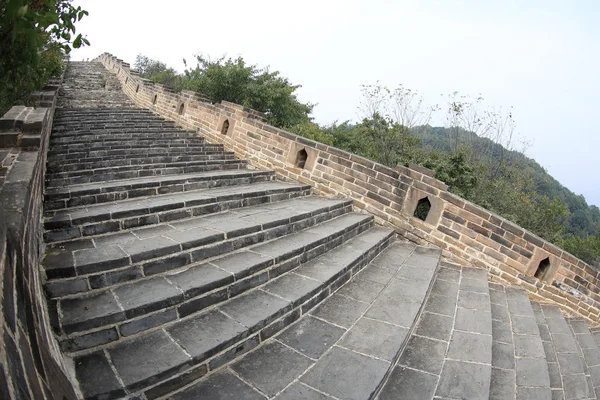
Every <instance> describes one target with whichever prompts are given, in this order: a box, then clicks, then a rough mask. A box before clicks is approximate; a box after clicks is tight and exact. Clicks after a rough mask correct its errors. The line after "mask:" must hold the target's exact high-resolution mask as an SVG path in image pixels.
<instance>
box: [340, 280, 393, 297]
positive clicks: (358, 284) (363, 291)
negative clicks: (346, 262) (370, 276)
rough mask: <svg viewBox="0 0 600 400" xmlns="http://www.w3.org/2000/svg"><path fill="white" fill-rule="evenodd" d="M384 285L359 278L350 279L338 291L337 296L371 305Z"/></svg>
mask: <svg viewBox="0 0 600 400" xmlns="http://www.w3.org/2000/svg"><path fill="white" fill-rule="evenodd" d="M383 288H384V285H382V284H380V283H376V282H372V281H368V280H362V279H360V278H359V276H357V277H355V278H354V279H352V280H351V281H350V282H348V283H347V284H346V285H344V287H343V288H341V289H340V290H339V292H338V293H339V294H341V295H343V296H347V297H350V298H352V299H354V300H358V301H364V302H365V303H371V302H372V301H373V300H375V299H376V298H377V296H378V295H379V293H380V292H381V290H382V289H383Z"/></svg>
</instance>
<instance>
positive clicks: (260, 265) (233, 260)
mask: <svg viewBox="0 0 600 400" xmlns="http://www.w3.org/2000/svg"><path fill="white" fill-rule="evenodd" d="M211 264H214V265H216V266H217V267H219V268H221V269H224V270H225V271H229V272H231V273H232V274H234V275H235V277H236V279H241V278H244V277H246V276H248V275H251V274H253V273H255V272H256V271H259V270H262V269H264V268H267V267H269V266H270V265H272V264H273V259H272V258H271V257H268V256H264V255H262V254H258V253H255V252H253V251H241V252H238V253H233V254H228V255H226V256H224V257H220V258H217V259H216V260H213V261H211Z"/></svg>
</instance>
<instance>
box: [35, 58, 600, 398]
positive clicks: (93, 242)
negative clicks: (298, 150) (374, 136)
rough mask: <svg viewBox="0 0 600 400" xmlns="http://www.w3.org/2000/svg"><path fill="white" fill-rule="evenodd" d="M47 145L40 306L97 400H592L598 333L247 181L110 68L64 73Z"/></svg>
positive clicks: (293, 189)
mask: <svg viewBox="0 0 600 400" xmlns="http://www.w3.org/2000/svg"><path fill="white" fill-rule="evenodd" d="M50 140H51V141H50V150H49V153H48V165H47V174H46V189H45V204H44V210H45V213H44V221H43V222H44V229H45V233H44V238H45V241H46V244H47V252H46V255H45V257H44V261H43V268H44V270H45V273H46V276H47V281H46V283H45V289H46V295H47V298H48V309H49V312H50V315H51V320H52V324H53V329H54V334H55V336H56V338H57V340H58V343H59V345H60V347H61V349H62V351H63V353H64V354H65V356H66V357H70V358H72V360H73V363H74V369H75V375H76V378H77V380H78V382H79V386H80V390H81V393H82V396H83V397H84V398H86V399H116V398H129V399H143V400H150V399H182V400H183V399H186V400H187V399H199V398H201V399H272V398H276V399H356V400H366V399H374V398H380V399H433V398H439V399H488V398H490V399H514V398H518V399H538V398H539V399H551V398H552V399H559V398H565V399H576V398H595V395H594V390H597V389H598V388H599V387H600V350H598V345H597V343H596V342H595V340H594V338H595V337H596V339H598V336H600V333H598V332H596V331H595V330H593V331H590V330H588V328H587V327H586V326H585V324H583V323H582V321H579V320H569V321H568V322H567V321H566V320H565V319H564V317H563V316H562V315H561V314H560V312H559V311H558V309H557V308H556V307H553V306H549V305H544V304H543V305H539V304H537V303H532V302H530V301H529V299H528V298H527V296H526V294H525V292H523V291H521V290H520V289H515V288H505V287H503V286H499V285H496V284H489V283H488V276H487V273H486V271H484V270H480V269H474V268H468V267H460V266H456V265H452V264H449V263H445V262H443V261H442V262H441V261H440V256H441V254H440V251H439V250H436V249H430V248H423V247H419V246H415V245H414V244H411V243H408V242H404V241H402V240H400V239H398V238H397V237H396V235H395V233H394V232H393V231H392V230H391V229H388V228H383V227H380V226H376V225H375V223H374V218H373V216H371V215H368V214H363V213H358V212H354V211H353V209H352V201H351V200H350V199H329V198H324V197H318V196H315V195H312V194H311V188H310V187H309V186H306V185H303V184H299V183H295V182H284V181H281V180H278V178H277V176H276V175H275V173H274V172H273V171H258V170H254V169H249V168H247V163H246V162H245V161H244V160H238V159H236V158H235V157H234V155H233V154H232V153H230V152H227V151H225V150H224V148H223V147H222V146H221V145H214V144H210V143H206V142H205V141H204V140H203V138H201V137H199V136H198V135H197V134H196V133H194V132H189V131H185V130H182V129H179V128H177V127H176V126H175V125H174V124H173V123H172V122H169V121H166V120H163V119H161V118H159V117H157V116H155V115H153V114H152V113H150V112H149V111H147V110H143V109H139V108H136V107H134V106H133V104H132V103H131V102H130V101H129V100H128V99H127V98H126V96H125V95H124V94H123V93H122V92H121V91H120V86H119V82H118V80H116V78H114V77H113V76H111V75H110V74H109V73H108V72H107V71H106V70H104V69H103V67H102V66H101V65H100V64H95V63H83V62H81V63H70V64H69V69H68V71H67V74H66V81H65V84H64V85H63V88H62V89H61V98H60V101H59V108H58V110H57V113H56V116H55V120H54V127H53V132H52V136H51V139H50Z"/></svg>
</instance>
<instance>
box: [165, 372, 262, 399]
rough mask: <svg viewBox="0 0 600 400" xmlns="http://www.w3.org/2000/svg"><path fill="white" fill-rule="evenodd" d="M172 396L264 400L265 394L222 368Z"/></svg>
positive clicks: (180, 397)
mask: <svg viewBox="0 0 600 400" xmlns="http://www.w3.org/2000/svg"><path fill="white" fill-rule="evenodd" d="M172 398H173V400H189V399H203V400H259V399H260V400H264V399H265V396H263V395H261V394H260V392H258V391H256V390H254V389H253V388H252V387H251V386H250V385H248V384H247V383H245V382H244V381H242V380H241V379H240V378H238V377H237V376H235V375H234V374H232V373H231V372H229V371H227V370H224V371H219V372H216V373H214V374H212V375H210V376H208V378H206V379H203V380H201V381H200V382H198V383H196V384H194V385H192V386H190V387H188V388H187V389H185V390H183V391H181V392H179V393H176V394H174V395H172Z"/></svg>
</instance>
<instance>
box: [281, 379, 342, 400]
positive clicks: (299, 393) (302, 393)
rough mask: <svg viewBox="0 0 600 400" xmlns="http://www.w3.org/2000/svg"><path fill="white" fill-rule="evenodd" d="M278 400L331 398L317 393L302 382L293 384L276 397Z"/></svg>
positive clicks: (325, 399)
mask: <svg viewBox="0 0 600 400" xmlns="http://www.w3.org/2000/svg"><path fill="white" fill-rule="evenodd" d="M275 398H276V399H277V400H328V399H331V397H329V396H326V395H324V394H322V393H319V392H317V391H316V390H314V389H312V388H311V387H309V386H306V385H304V384H302V383H300V382H296V383H294V384H292V385H291V386H290V387H288V388H287V389H285V390H284V391H283V392H282V393H281V394H279V395H278V396H277V397H275Z"/></svg>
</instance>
